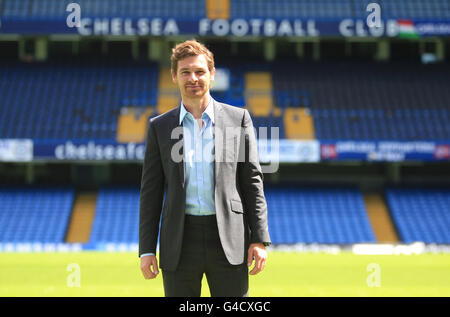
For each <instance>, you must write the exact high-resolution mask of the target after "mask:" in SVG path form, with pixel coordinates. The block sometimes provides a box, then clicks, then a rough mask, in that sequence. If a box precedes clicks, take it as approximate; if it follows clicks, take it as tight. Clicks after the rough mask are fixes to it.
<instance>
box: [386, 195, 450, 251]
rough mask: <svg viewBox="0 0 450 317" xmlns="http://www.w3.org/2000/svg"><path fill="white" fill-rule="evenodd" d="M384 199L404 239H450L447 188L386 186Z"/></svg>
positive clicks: (430, 240) (406, 240) (449, 201)
mask: <svg viewBox="0 0 450 317" xmlns="http://www.w3.org/2000/svg"><path fill="white" fill-rule="evenodd" d="M386 200H387V203H388V206H389V209H390V211H391V214H392V218H393V221H394V223H395V226H396V228H397V230H398V232H399V234H400V237H401V239H402V241H403V242H405V243H412V242H416V241H422V242H425V243H443V244H448V243H450V213H449V210H450V189H446V188H440V189H436V188H388V189H387V190H386Z"/></svg>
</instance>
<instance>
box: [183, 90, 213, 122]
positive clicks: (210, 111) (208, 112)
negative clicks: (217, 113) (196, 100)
mask: <svg viewBox="0 0 450 317" xmlns="http://www.w3.org/2000/svg"><path fill="white" fill-rule="evenodd" d="M188 113H189V112H188V111H187V110H186V108H185V107H184V104H183V101H181V110H180V120H179V123H180V124H181V123H182V122H183V120H184V117H185V116H186V115H187V114H188ZM204 114H206V115H207V116H208V117H209V119H210V120H211V122H212V123H214V105H213V103H212V98H211V97H209V102H208V105H207V106H206V109H205V111H203V113H202V117H203V115H204Z"/></svg>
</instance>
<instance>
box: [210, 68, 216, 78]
mask: <svg viewBox="0 0 450 317" xmlns="http://www.w3.org/2000/svg"><path fill="white" fill-rule="evenodd" d="M210 73H211V81H214V76H215V75H216V68H215V67H213V69H211V71H210Z"/></svg>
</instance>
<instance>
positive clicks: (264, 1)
mask: <svg viewBox="0 0 450 317" xmlns="http://www.w3.org/2000/svg"><path fill="white" fill-rule="evenodd" d="M373 2H374V1H371V0H309V1H297V0H254V1H247V0H231V17H232V18H290V17H291V18H301V19H302V18H303V19H305V18H312V19H335V18H361V19H365V18H366V8H367V4H368V3H373ZM376 3H378V4H380V6H381V7H382V9H383V15H384V16H385V17H386V18H393V19H398V18H405V17H409V18H436V19H439V18H447V17H448V14H449V13H448V12H449V11H450V4H449V2H448V1H445V0H431V1H421V0H379V1H376Z"/></svg>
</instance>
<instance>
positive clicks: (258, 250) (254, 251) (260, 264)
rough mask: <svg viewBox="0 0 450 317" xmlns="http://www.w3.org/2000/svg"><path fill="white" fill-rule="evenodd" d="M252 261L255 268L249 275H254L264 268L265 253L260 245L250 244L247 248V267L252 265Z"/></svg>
mask: <svg viewBox="0 0 450 317" xmlns="http://www.w3.org/2000/svg"><path fill="white" fill-rule="evenodd" d="M253 259H254V260H255V266H254V267H253V269H252V270H251V271H250V272H249V274H250V275H256V274H258V273H259V272H261V271H262V270H264V268H265V267H266V261H267V251H266V247H265V246H264V244H262V243H252V244H250V247H249V248H248V257H247V266H248V267H250V266H251V265H252V262H253Z"/></svg>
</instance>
